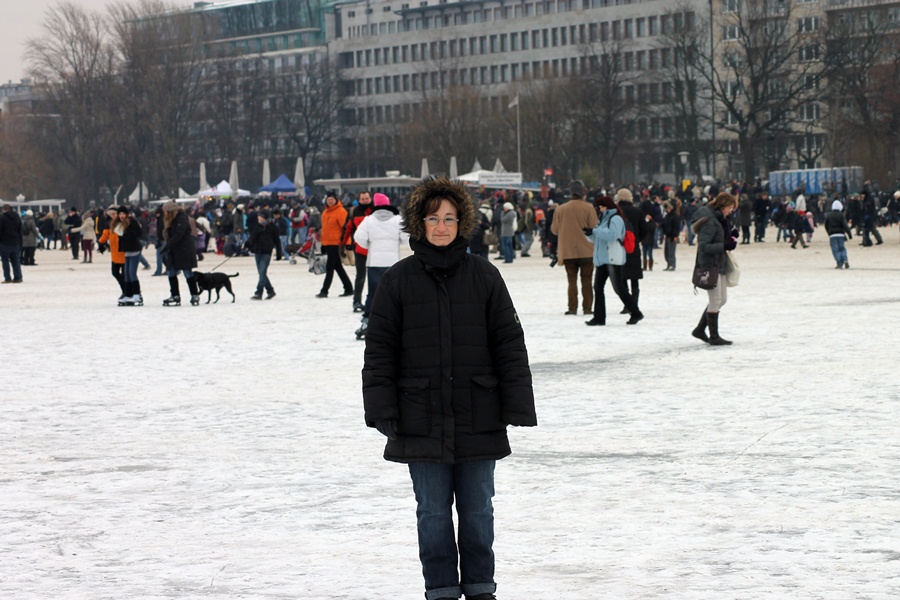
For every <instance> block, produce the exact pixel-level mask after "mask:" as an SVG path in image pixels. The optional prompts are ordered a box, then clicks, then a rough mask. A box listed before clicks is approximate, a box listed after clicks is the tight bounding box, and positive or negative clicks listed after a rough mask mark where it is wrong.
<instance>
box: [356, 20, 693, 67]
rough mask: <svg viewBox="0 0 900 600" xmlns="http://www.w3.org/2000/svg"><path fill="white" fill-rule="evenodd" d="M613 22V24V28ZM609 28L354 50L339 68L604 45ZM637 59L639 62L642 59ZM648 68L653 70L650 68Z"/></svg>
mask: <svg viewBox="0 0 900 600" xmlns="http://www.w3.org/2000/svg"><path fill="white" fill-rule="evenodd" d="M676 16H681V15H676ZM683 19H684V21H682V19H679V23H681V22H690V23H693V13H687V14H686V15H684V16H683ZM616 23H617V22H614V23H613V25H615V24H616ZM609 25H610V23H591V24H588V25H578V26H576V25H571V26H568V27H551V28H548V29H534V30H532V31H521V32H519V31H517V32H512V33H501V34H495V35H482V36H473V37H468V38H460V39H455V40H441V41H434V42H423V43H417V44H408V45H403V46H392V47H386V48H371V49H368V50H357V51H356V52H355V53H354V54H352V56H351V55H350V54H348V55H347V58H346V59H344V60H343V61H342V65H341V66H344V67H371V66H379V65H390V64H401V63H407V62H419V61H425V60H445V59H448V58H458V57H465V56H482V55H488V54H504V53H507V52H517V51H520V50H539V49H544V48H556V47H560V46H568V45H575V44H583V43H587V42H591V43H593V42H597V41H601V42H603V41H607V40H609V39H610V35H612V34H611V33H610V31H613V32H614V31H615V27H613V28H610V27H609ZM645 52H646V53H647V60H648V61H651V60H652V58H651V57H650V55H651V54H654V53H656V50H648V51H638V52H637V54H640V55H641V56H643V55H644V53H645ZM629 54H630V53H629ZM639 60H641V61H642V59H639ZM649 68H651V69H652V68H655V67H652V66H651V67H649ZM640 69H641V67H639V68H638V70H640Z"/></svg>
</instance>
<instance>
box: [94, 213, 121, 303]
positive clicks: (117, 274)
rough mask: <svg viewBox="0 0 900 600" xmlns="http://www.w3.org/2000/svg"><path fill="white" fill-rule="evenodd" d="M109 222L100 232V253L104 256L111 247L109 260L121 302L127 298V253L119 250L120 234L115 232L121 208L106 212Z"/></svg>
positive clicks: (98, 241) (98, 242)
mask: <svg viewBox="0 0 900 600" xmlns="http://www.w3.org/2000/svg"><path fill="white" fill-rule="evenodd" d="M106 215H107V217H108V220H107V221H106V228H105V229H104V230H103V231H101V232H100V237H99V239H98V240H97V244H98V246H99V252H100V253H101V254H102V253H103V252H104V250H103V249H104V248H105V247H106V246H107V245H108V246H109V258H110V261H111V270H112V276H113V279H115V280H116V283H118V284H119V290H120V291H121V292H122V293H121V294H119V301H122V300H123V299H124V298H125V253H124V252H122V251H121V250H119V234H117V233H116V232H115V230H116V229H117V225H118V222H119V207H118V206H110V207H109V209H108V210H107V211H106Z"/></svg>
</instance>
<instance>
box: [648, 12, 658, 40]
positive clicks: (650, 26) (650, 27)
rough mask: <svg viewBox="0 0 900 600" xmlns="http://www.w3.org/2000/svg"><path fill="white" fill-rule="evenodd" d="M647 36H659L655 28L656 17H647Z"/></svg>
mask: <svg viewBox="0 0 900 600" xmlns="http://www.w3.org/2000/svg"><path fill="white" fill-rule="evenodd" d="M647 35H650V36H653V35H659V29H658V28H657V26H656V17H647Z"/></svg>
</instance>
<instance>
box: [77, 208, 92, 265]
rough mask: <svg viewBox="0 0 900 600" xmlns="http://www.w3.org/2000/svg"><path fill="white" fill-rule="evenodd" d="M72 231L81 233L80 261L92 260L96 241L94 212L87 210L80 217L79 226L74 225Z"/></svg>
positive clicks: (87, 261) (90, 261)
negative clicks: (81, 252)
mask: <svg viewBox="0 0 900 600" xmlns="http://www.w3.org/2000/svg"><path fill="white" fill-rule="evenodd" d="M72 231H73V232H76V233H80V234H81V250H82V251H83V254H82V259H81V262H83V263H92V262H94V242H95V241H97V233H96V232H95V231H94V213H93V212H92V211H87V212H86V213H84V215H82V217H81V227H75V228H73V229H72Z"/></svg>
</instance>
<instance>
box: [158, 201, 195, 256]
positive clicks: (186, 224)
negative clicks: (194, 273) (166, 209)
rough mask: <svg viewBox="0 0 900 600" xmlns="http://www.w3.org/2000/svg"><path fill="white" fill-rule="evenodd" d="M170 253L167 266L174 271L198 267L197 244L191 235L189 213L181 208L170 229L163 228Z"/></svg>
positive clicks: (166, 250)
mask: <svg viewBox="0 0 900 600" xmlns="http://www.w3.org/2000/svg"><path fill="white" fill-rule="evenodd" d="M163 238H164V239H165V241H166V247H165V252H167V253H168V257H169V258H168V260H167V261H166V267H167V268H171V269H172V270H173V271H183V270H184V269H196V268H197V244H196V240H195V239H194V236H192V235H191V220H190V219H189V218H188V216H187V213H186V212H184V211H183V210H179V211H177V212H176V213H175V217H174V218H173V219H172V224H171V225H170V226H169V228H168V229H164V230H163Z"/></svg>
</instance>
